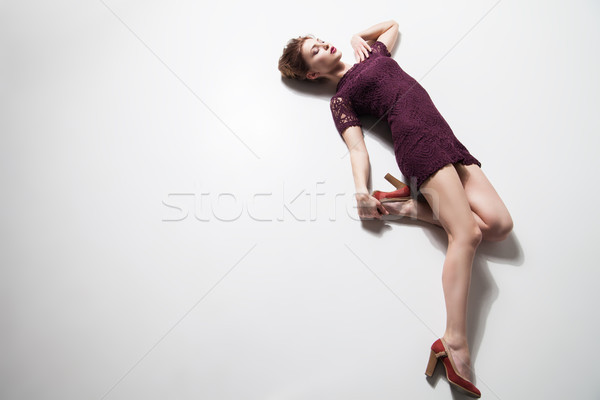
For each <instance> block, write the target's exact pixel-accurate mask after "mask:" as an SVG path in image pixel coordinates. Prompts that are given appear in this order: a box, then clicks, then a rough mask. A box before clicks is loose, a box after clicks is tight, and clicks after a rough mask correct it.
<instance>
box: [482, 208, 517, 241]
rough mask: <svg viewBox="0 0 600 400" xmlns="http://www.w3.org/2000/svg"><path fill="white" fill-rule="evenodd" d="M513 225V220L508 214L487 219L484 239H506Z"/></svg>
mask: <svg viewBox="0 0 600 400" xmlns="http://www.w3.org/2000/svg"><path fill="white" fill-rule="evenodd" d="M513 225H514V224H513V220H512V218H511V217H510V215H508V214H507V215H503V216H498V217H495V218H491V219H489V221H488V226H487V228H486V232H485V236H486V240H490V241H495V242H499V241H502V240H504V239H506V238H507V237H508V235H509V234H510V232H512V230H513Z"/></svg>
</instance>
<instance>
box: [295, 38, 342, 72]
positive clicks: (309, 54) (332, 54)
mask: <svg viewBox="0 0 600 400" xmlns="http://www.w3.org/2000/svg"><path fill="white" fill-rule="evenodd" d="M302 56H303V57H304V60H305V61H306V63H307V64H308V67H309V68H310V71H309V73H308V74H307V76H308V77H309V78H311V77H318V74H317V75H315V74H314V73H316V72H319V73H321V74H326V73H328V72H330V71H331V70H332V69H334V68H335V66H336V65H337V64H339V62H340V58H342V52H341V51H339V50H338V49H336V48H335V47H333V46H332V45H330V44H329V43H327V42H325V41H323V40H321V39H319V38H317V39H313V38H308V39H306V40H305V41H304V43H303V44H302Z"/></svg>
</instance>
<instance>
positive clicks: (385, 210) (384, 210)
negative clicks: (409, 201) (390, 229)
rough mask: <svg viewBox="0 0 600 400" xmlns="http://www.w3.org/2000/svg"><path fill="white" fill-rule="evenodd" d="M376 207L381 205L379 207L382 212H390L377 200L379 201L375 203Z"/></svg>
mask: <svg viewBox="0 0 600 400" xmlns="http://www.w3.org/2000/svg"><path fill="white" fill-rule="evenodd" d="M377 207H381V209H382V210H383V213H384V214H385V215H389V213H390V212H389V211H388V210H387V208H385V207H384V206H383V204H381V202H379V203H378V204H377Z"/></svg>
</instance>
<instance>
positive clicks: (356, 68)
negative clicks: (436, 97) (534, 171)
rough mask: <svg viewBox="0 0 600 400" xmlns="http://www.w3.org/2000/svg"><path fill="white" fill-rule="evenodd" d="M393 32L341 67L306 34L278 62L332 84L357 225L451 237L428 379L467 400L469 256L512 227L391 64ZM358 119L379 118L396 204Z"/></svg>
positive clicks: (365, 37) (478, 173)
mask: <svg viewBox="0 0 600 400" xmlns="http://www.w3.org/2000/svg"><path fill="white" fill-rule="evenodd" d="M397 37H398V24H397V23H396V22H395V21H393V20H391V21H387V22H382V23H379V24H376V25H374V26H372V27H370V28H368V29H366V30H364V31H362V32H360V33H358V34H356V35H354V36H352V39H351V41H350V43H351V45H352V48H353V49H354V56H355V58H356V59H357V61H358V62H357V63H356V64H354V65H350V64H347V63H345V62H343V61H341V56H342V52H341V51H339V50H338V49H336V48H335V47H334V46H332V45H331V44H330V43H328V42H325V41H323V40H321V39H319V38H315V37H314V36H312V35H308V36H303V37H299V38H297V39H291V40H290V41H289V42H288V44H287V46H286V48H285V49H284V52H283V55H282V56H281V58H280V59H279V70H280V71H281V73H282V75H283V76H284V77H287V78H292V79H299V80H310V81H325V80H329V81H331V82H333V83H334V84H336V93H335V94H334V95H333V97H332V98H331V101H330V107H331V112H332V115H333V119H334V123H335V126H336V129H337V130H338V132H339V134H340V135H341V137H342V138H343V140H344V141H345V143H346V145H347V146H348V149H349V151H350V160H351V164H352V172H353V175H354V181H355V186H356V194H355V196H356V200H357V205H358V210H359V215H360V217H361V219H368V218H377V219H379V218H381V215H388V214H394V215H402V216H411V217H414V218H418V219H420V220H423V221H427V222H430V223H432V224H435V225H438V226H441V227H442V228H443V229H444V230H445V231H446V233H447V235H448V250H447V253H446V258H445V261H444V266H443V272H442V285H443V289H444V297H445V302H446V331H445V333H444V335H443V336H442V337H441V338H438V340H436V341H435V342H434V343H433V345H432V346H431V350H430V361H429V364H428V366H427V370H426V374H427V375H429V376H431V374H432V373H433V369H434V367H435V365H436V363H437V361H438V360H442V363H443V365H444V367H445V368H446V372H447V376H448V378H449V381H450V383H452V384H453V385H454V386H457V387H459V388H461V389H463V390H465V391H466V392H467V393H468V394H470V395H472V396H474V397H480V395H481V393H480V391H479V390H478V389H477V388H476V387H475V386H474V385H473V384H472V383H471V382H470V380H471V378H472V374H471V367H470V364H471V360H470V352H469V346H468V343H467V331H466V328H467V298H468V292H469V285H470V280H471V268H472V264H473V258H474V255H475V251H476V250H477V247H478V246H479V243H480V242H481V241H482V240H490V241H501V240H504V239H505V238H506V237H507V236H508V234H509V233H510V231H511V230H512V227H513V221H512V218H511V216H510V214H509V212H508V210H507V209H506V206H505V205H504V203H503V202H502V200H501V199H500V197H499V196H498V193H496V191H495V189H494V188H493V186H492V185H491V183H490V182H489V181H488V179H487V177H486V176H485V174H484V173H483V171H482V170H481V163H480V162H479V161H478V160H477V159H476V158H475V157H473V156H472V155H471V154H470V153H469V151H468V150H467V149H466V148H465V146H463V145H462V143H461V142H460V141H459V140H458V139H457V138H456V137H455V136H454V134H453V132H452V130H451V129H450V127H449V126H448V124H447V123H446V121H445V120H444V118H443V117H442V116H441V114H440V113H439V112H438V110H437V108H436V107H435V105H434V104H433V102H432V100H431V98H430V97H429V95H428V94H427V92H426V91H425V89H424V88H423V87H422V86H421V85H420V84H419V83H418V82H417V81H416V80H414V79H413V78H412V77H411V76H409V75H408V74H407V73H406V72H405V71H404V70H402V68H401V67H400V66H399V65H398V63H397V62H396V61H395V60H394V59H392V58H391V54H390V53H389V50H390V49H392V48H393V47H394V44H395V42H396V39H397ZM360 114H371V115H374V116H376V117H380V118H386V120H387V122H388V124H389V125H390V128H391V131H392V138H393V143H394V153H395V155H396V161H397V163H398V166H399V168H400V170H401V171H402V173H403V174H404V176H406V177H407V178H409V179H410V181H411V183H410V188H411V189H412V191H413V193H414V192H415V191H416V192H417V193H419V194H421V195H422V196H423V197H424V199H425V201H418V199H417V198H416V197H413V198H411V199H410V200H408V201H403V202H387V203H381V202H380V201H379V200H378V199H377V198H375V197H374V196H372V195H370V194H369V191H368V189H367V182H368V178H369V173H370V165H369V155H368V153H367V149H366V147H365V143H364V139H363V132H362V128H361V127H362V125H361V122H360V120H359V119H358V115H360Z"/></svg>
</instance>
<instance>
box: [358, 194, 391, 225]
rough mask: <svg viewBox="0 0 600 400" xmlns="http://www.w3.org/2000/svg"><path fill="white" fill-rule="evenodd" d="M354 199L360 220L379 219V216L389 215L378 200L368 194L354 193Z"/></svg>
mask: <svg viewBox="0 0 600 400" xmlns="http://www.w3.org/2000/svg"><path fill="white" fill-rule="evenodd" d="M355 197H356V205H357V207H358V216H359V217H360V219H381V215H388V214H389V213H390V212H389V211H388V210H386V208H385V207H384V206H383V205H382V204H381V202H380V201H379V200H377V199H376V198H375V197H373V196H371V195H370V194H367V193H356V194H355Z"/></svg>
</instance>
